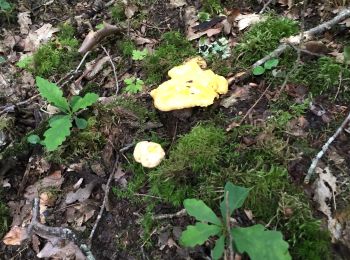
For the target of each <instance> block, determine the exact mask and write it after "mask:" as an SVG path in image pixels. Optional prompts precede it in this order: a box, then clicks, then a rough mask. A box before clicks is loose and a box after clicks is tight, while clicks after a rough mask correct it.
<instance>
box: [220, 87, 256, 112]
mask: <svg viewBox="0 0 350 260" xmlns="http://www.w3.org/2000/svg"><path fill="white" fill-rule="evenodd" d="M249 90H250V87H249V86H244V87H236V88H235V90H234V91H233V93H232V94H231V95H230V96H229V97H227V98H225V99H223V100H221V102H220V105H221V106H223V107H225V108H229V107H231V106H232V105H233V104H235V103H236V102H237V101H239V100H246V99H247V98H248V96H249Z"/></svg>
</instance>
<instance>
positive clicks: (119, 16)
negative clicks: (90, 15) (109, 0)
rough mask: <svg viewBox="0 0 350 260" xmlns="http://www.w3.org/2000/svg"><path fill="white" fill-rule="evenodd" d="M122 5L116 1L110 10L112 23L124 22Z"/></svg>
mask: <svg viewBox="0 0 350 260" xmlns="http://www.w3.org/2000/svg"><path fill="white" fill-rule="evenodd" d="M124 8H125V7H124V4H123V3H122V2H121V1H119V0H118V1H117V3H115V4H114V5H113V6H112V7H111V8H110V10H109V11H110V13H111V18H112V21H113V22H114V23H119V22H121V21H124V20H126V16H125V12H124Z"/></svg>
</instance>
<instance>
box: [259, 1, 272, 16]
mask: <svg viewBox="0 0 350 260" xmlns="http://www.w3.org/2000/svg"><path fill="white" fill-rule="evenodd" d="M271 2H272V0H269V1H267V2H266V3H265V4H264V6H263V8H262V9H261V10H260V12H259V14H263V13H264V12H265V10H266V8H267V7H268V6H269V4H271Z"/></svg>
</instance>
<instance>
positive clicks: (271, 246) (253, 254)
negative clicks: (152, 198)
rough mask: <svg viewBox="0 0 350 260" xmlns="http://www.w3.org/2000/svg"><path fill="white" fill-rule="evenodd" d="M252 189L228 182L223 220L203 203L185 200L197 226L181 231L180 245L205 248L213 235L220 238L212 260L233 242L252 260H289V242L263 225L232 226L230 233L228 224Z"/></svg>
mask: <svg viewBox="0 0 350 260" xmlns="http://www.w3.org/2000/svg"><path fill="white" fill-rule="evenodd" d="M249 191H250V189H247V188H244V187H240V186H236V185H234V184H232V183H231V182H228V183H226V185H225V192H224V198H223V200H222V201H221V203H220V211H221V215H222V218H221V219H220V218H219V217H217V216H216V215H215V213H214V211H213V210H212V209H211V208H209V207H208V206H207V205H206V204H205V203H204V202H203V201H202V200H197V199H186V200H185V201H184V206H185V209H186V211H187V213H188V214H189V215H190V216H192V217H194V218H196V220H198V222H196V223H195V225H190V226H187V229H186V230H185V231H184V232H182V234H181V237H180V243H181V244H182V245H183V246H188V247H194V246H196V245H202V244H203V243H204V242H205V241H207V240H208V239H209V237H211V236H218V237H219V239H217V240H216V243H215V246H214V248H213V250H212V251H211V257H212V258H213V259H220V258H221V257H222V255H223V253H224V251H225V248H228V247H229V243H230V240H231V241H233V245H232V246H233V248H234V249H235V251H236V252H239V253H240V254H243V253H247V254H248V255H249V257H250V259H252V260H260V259H264V260H289V259H291V256H290V254H289V252H288V243H287V242H285V241H284V240H283V237H282V233H281V232H278V231H270V230H266V229H265V227H264V226H263V225H260V224H259V225H254V226H250V227H244V228H243V227H233V228H229V229H230V236H231V238H230V236H229V235H228V232H227V226H230V225H227V221H230V220H229V219H230V217H231V215H232V213H233V212H234V211H235V210H236V209H238V208H240V207H241V206H242V205H243V203H244V201H245V199H246V198H247V196H248V193H249Z"/></svg>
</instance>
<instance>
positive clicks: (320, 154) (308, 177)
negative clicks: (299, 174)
mask: <svg viewBox="0 0 350 260" xmlns="http://www.w3.org/2000/svg"><path fill="white" fill-rule="evenodd" d="M349 122H350V113H349V114H348V116H347V117H346V118H345V120H344V121H343V123H342V124H341V125H340V127H339V128H338V129H337V131H335V133H334V135H332V136H331V138H329V139H328V141H327V142H326V143H325V144H324V145H323V146H322V149H321V151H319V152H318V154H317V155H316V157H315V158H314V159H313V160H312V163H311V165H310V168H309V170H308V171H307V175H306V177H305V179H304V183H305V184H308V183H309V182H310V179H311V177H312V174H313V172H314V171H315V168H316V166H317V163H318V161H319V160H320V159H321V158H322V157H323V155H324V154H325V153H326V152H327V150H328V148H329V146H330V145H331V143H332V142H333V141H334V140H335V139H336V138H337V137H338V135H339V134H340V133H341V132H342V131H343V130H344V128H345V126H346V125H347V124H348V123H349Z"/></svg>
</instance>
